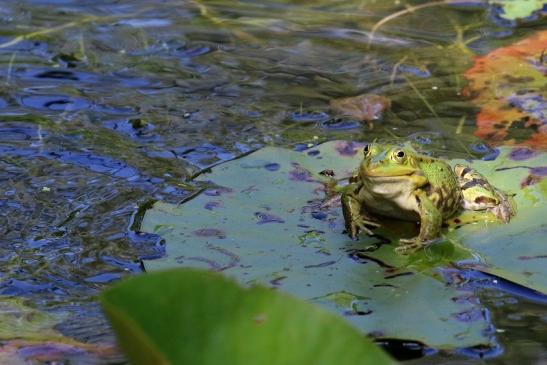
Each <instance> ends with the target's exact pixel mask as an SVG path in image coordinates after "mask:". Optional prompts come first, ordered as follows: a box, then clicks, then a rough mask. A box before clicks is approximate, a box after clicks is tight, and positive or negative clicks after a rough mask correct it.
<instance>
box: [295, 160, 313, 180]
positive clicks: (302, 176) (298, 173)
mask: <svg viewBox="0 0 547 365" xmlns="http://www.w3.org/2000/svg"><path fill="white" fill-rule="evenodd" d="M292 166H293V169H292V170H291V171H289V179H290V180H292V181H305V182H311V181H313V178H312V174H311V173H310V172H309V171H308V170H306V169H305V168H303V167H302V166H300V165H299V164H297V163H295V162H293V163H292Z"/></svg>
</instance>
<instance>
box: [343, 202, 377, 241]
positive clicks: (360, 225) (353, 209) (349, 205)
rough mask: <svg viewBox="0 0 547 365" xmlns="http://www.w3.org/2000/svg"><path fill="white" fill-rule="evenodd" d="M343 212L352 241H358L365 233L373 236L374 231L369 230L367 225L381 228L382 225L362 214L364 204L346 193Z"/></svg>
mask: <svg viewBox="0 0 547 365" xmlns="http://www.w3.org/2000/svg"><path fill="white" fill-rule="evenodd" d="M342 212H343V214H344V221H345V225H346V231H347V233H348V235H349V236H350V237H351V239H353V240H356V239H357V236H358V235H359V233H360V232H365V233H367V234H368V235H373V233H372V231H371V230H370V229H369V228H367V225H369V226H373V227H379V226H380V224H379V223H378V222H375V221H374V220H372V218H370V217H368V216H366V215H364V214H363V213H362V204H361V202H360V201H359V200H358V199H356V198H355V196H353V195H352V194H351V193H348V192H344V193H343V194H342Z"/></svg>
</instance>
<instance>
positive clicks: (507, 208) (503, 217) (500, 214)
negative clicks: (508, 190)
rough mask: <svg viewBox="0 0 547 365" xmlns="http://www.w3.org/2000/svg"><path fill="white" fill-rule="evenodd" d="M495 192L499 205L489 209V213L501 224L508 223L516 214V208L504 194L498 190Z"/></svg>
mask: <svg viewBox="0 0 547 365" xmlns="http://www.w3.org/2000/svg"><path fill="white" fill-rule="evenodd" d="M495 192H496V195H497V197H498V199H499V204H498V205H496V206H495V207H492V208H490V211H491V212H492V214H494V215H495V216H496V218H497V219H499V220H500V221H502V222H503V223H509V221H510V220H511V218H512V217H513V216H514V215H515V213H516V207H515V205H514V203H513V201H512V200H511V198H509V197H508V196H507V195H506V194H505V193H503V192H502V191H500V190H498V189H495Z"/></svg>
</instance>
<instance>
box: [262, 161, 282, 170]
mask: <svg viewBox="0 0 547 365" xmlns="http://www.w3.org/2000/svg"><path fill="white" fill-rule="evenodd" d="M264 168H265V169H266V170H268V171H277V170H279V169H280V168H281V165H280V164H278V163H276V162H272V163H267V164H266V165H264Z"/></svg>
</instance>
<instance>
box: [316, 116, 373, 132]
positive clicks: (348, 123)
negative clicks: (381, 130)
mask: <svg viewBox="0 0 547 365" xmlns="http://www.w3.org/2000/svg"><path fill="white" fill-rule="evenodd" d="M362 125H363V124H362V123H360V122H358V121H355V120H350V119H342V118H336V119H329V120H326V121H324V122H322V123H321V126H322V127H323V128H325V129H329V130H333V131H346V130H352V129H358V128H362Z"/></svg>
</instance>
